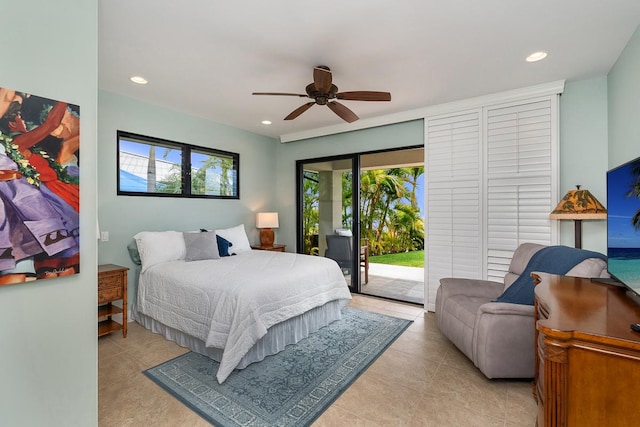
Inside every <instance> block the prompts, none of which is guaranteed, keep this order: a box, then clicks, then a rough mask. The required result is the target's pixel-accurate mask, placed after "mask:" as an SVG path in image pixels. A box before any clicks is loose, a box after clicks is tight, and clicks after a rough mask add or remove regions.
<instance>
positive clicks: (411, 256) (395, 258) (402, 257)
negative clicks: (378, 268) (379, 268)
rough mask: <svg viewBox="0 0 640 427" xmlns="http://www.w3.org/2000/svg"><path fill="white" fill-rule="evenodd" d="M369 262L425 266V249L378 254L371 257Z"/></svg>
mask: <svg viewBox="0 0 640 427" xmlns="http://www.w3.org/2000/svg"><path fill="white" fill-rule="evenodd" d="M369 262H375V263H378V264H392V265H403V266H405V267H424V251H412V252H400V253H399V254H387V255H376V256H371V257H369Z"/></svg>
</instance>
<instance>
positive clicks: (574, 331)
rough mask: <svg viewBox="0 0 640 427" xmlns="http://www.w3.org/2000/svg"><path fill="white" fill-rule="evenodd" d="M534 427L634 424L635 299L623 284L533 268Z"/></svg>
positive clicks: (639, 317) (638, 398) (637, 411)
mask: <svg viewBox="0 0 640 427" xmlns="http://www.w3.org/2000/svg"><path fill="white" fill-rule="evenodd" d="M533 278H534V281H535V282H536V283H537V284H536V288H535V296H536V299H535V313H536V314H535V315H536V378H535V382H534V394H535V395H536V399H537V401H538V427H542V426H545V427H556V426H565V427H574V426H575V427H589V426H603V427H604V426H606V427H618V426H628V427H632V426H639V425H640V334H639V333H636V332H633V331H631V329H630V327H629V325H630V324H631V323H637V322H640V303H639V302H638V301H637V300H636V299H635V297H631V296H630V295H628V294H627V293H626V292H625V289H624V288H620V287H617V286H614V285H607V284H603V283H599V282H595V281H591V280H590V279H580V278H573V277H565V276H555V275H550V274H543V273H534V274H533Z"/></svg>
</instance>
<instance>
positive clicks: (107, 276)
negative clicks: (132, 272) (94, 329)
mask: <svg viewBox="0 0 640 427" xmlns="http://www.w3.org/2000/svg"><path fill="white" fill-rule="evenodd" d="M128 270H129V269H128V268H127V267H121V266H119V265H115V264H102V265H99V266H98V336H99V337H100V336H102V335H107V334H110V333H111V332H114V331H119V330H122V337H123V338H126V337H127V271H128ZM118 300H120V301H121V302H122V308H121V307H118V306H116V305H114V304H113V302H114V301H118ZM115 314H122V324H120V323H118V322H116V321H115V320H113V319H112V316H113V315H115Z"/></svg>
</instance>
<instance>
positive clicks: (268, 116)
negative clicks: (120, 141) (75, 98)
mask: <svg viewBox="0 0 640 427" xmlns="http://www.w3.org/2000/svg"><path fill="white" fill-rule="evenodd" d="M99 22H100V27H99V87H100V89H103V90H107V91H110V92H114V93H118V94H121V95H125V96H128V97H131V98H135V99H139V100H142V101H146V102H148V103H151V104H157V105H162V106H166V107H169V108H171V109H174V110H177V111H180V112H184V113H187V114H191V115H194V116H198V117H203V118H207V119H210V120H213V121H215V122H218V123H224V124H227V125H230V126H234V127H237V128H240V129H246V130H248V131H251V132H255V133H258V134H262V135H267V136H271V137H278V136H280V135H287V134H292V133H298V132H303V131H307V130H310V129H316V128H322V127H326V126H335V125H338V124H342V123H344V122H343V121H342V120H341V119H340V118H339V117H338V116H336V115H335V114H334V113H333V112H332V111H331V110H329V109H328V108H327V107H326V106H318V105H314V106H313V107H312V108H311V109H309V110H308V111H306V112H305V113H303V114H302V115H301V116H300V117H298V118H297V119H295V120H293V121H284V120H282V119H283V118H284V117H285V116H286V115H287V114H289V113H290V112H291V111H293V110H294V109H296V108H297V107H299V106H300V105H302V104H303V103H305V102H308V101H309V99H307V98H297V97H280V96H252V95H251V93H252V92H294V93H304V87H305V86H306V85H307V84H309V83H311V82H312V72H313V67H314V66H317V65H327V66H329V67H330V68H331V70H332V72H333V82H334V84H336V85H337V86H338V87H339V89H340V91H353V90H376V91H388V92H391V96H392V100H391V102H362V101H341V102H342V103H343V104H344V105H346V106H347V107H349V108H350V109H352V110H353V111H354V112H355V113H356V114H357V115H358V116H359V117H360V118H361V119H365V118H371V117H376V116H382V115H386V114H391V113H398V112H403V111H408V110H413V109H416V108H422V107H428V106H432V105H437V104H442V103H445V102H449V101H455V100H460V99H465V98H471V97H475V96H480V95H486V94H491V93H496V92H502V91H506V90H511V89H517V88H522V87H526V86H532V85H536V84H540V83H547V82H551V81H557V80H562V79H567V80H568V81H575V80H581V79H585V78H591V77H596V76H603V75H606V74H607V72H608V71H609V70H610V69H611V67H612V66H613V64H614V62H615V60H616V58H618V56H619V55H620V53H621V52H622V49H623V48H624V46H625V45H626V43H627V41H628V40H629V38H630V37H631V35H632V34H633V32H634V31H635V29H636V27H637V26H638V24H640V1H639V0H483V1H478V0H395V1H391V0H323V1H319V2H313V3H312V2H309V1H304V0H269V1H257V0H245V1H232V0H224V1H222V0H182V1H179V2H178V1H171V2H169V1H166V0H165V1H163V0H102V1H100V2H99ZM537 50H545V51H548V52H549V56H548V57H547V59H545V60H543V61H541V62H538V63H527V62H525V60H524V59H525V57H526V56H527V55H528V54H529V53H531V52H533V51H537ZM133 75H141V76H144V77H145V78H146V79H148V81H149V84H147V85H144V86H140V85H135V84H133V83H131V82H130V81H129V77H130V76H133ZM262 120H271V121H272V122H273V124H272V125H270V126H265V125H262V124H261V123H260V122H261V121H262ZM355 123H358V122H355Z"/></svg>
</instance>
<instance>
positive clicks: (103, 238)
mask: <svg viewBox="0 0 640 427" xmlns="http://www.w3.org/2000/svg"><path fill="white" fill-rule="evenodd" d="M100 241H101V242H108V241H109V232H108V231H101V232H100Z"/></svg>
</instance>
